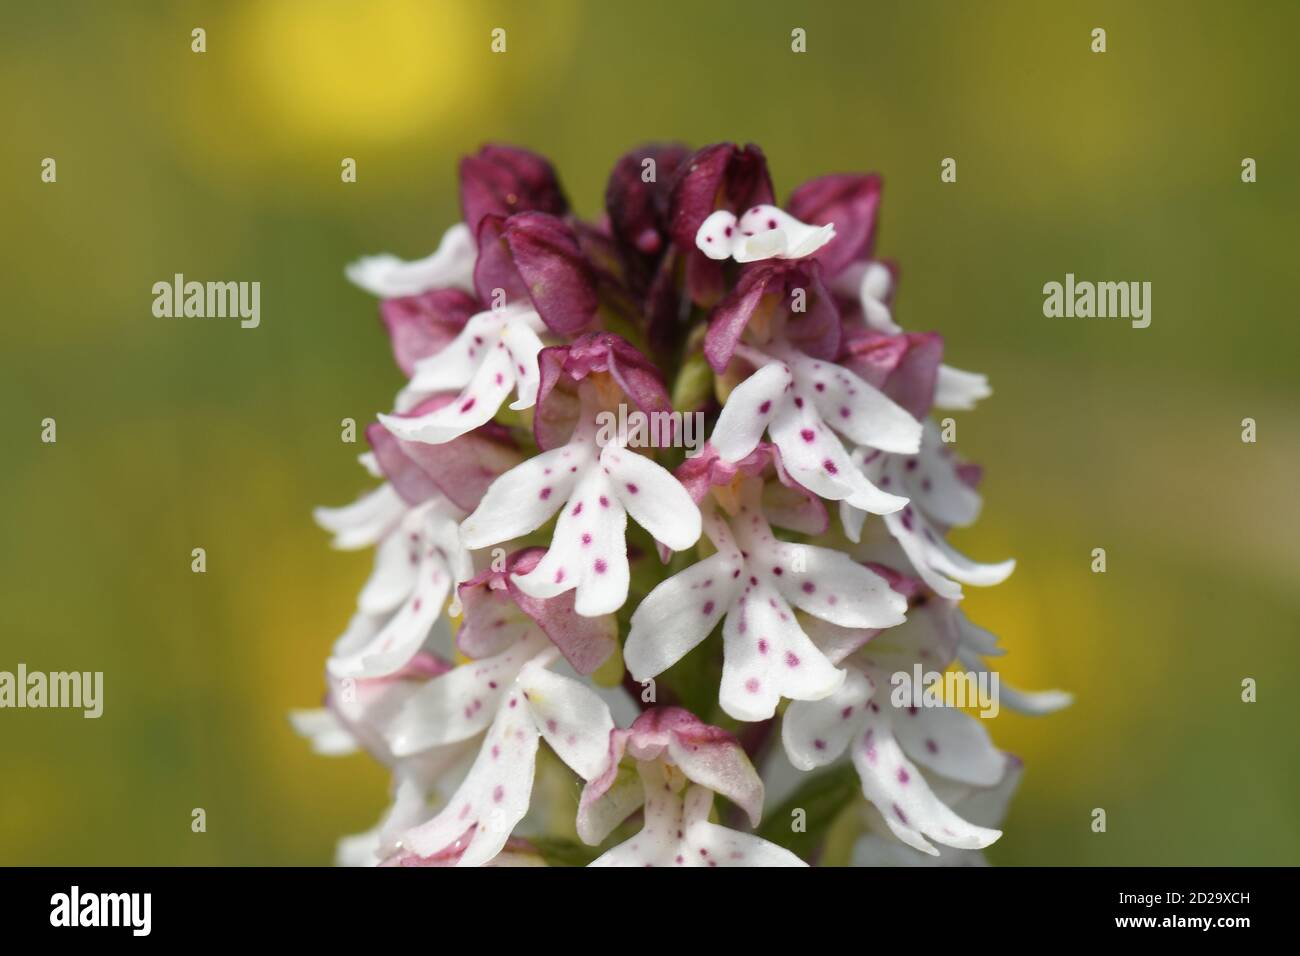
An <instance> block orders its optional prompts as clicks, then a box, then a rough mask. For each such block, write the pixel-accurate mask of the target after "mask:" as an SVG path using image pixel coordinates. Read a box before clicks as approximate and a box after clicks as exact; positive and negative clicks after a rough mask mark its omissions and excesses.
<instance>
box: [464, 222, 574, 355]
mask: <svg viewBox="0 0 1300 956" xmlns="http://www.w3.org/2000/svg"><path fill="white" fill-rule="evenodd" d="M474 285H475V287H476V288H477V289H478V293H479V298H481V299H482V300H483V301H484V302H486V303H488V305H489V306H490V307H496V306H497V305H498V304H499V303H498V297H497V295H496V290H497V289H500V290H502V292H503V293H504V295H505V303H504V304H514V303H521V302H526V303H531V305H532V307H533V308H534V309H536V310H537V314H538V315H540V316H541V317H542V321H543V322H545V323H546V326H547V328H549V329H550V330H551V331H552V332H555V333H556V334H558V335H573V334H575V333H577V332H580V331H581V330H582V329H584V328H585V327H586V326H587V325H588V324H589V323H590V322H591V318H592V316H593V315H595V313H596V308H597V306H598V305H599V300H598V298H597V295H596V277H595V275H594V273H593V271H592V268H591V265H590V263H588V262H587V259H586V257H585V256H584V255H583V254H582V248H581V247H580V246H579V244H578V239H577V236H576V235H575V234H574V231H573V229H572V227H570V226H569V224H568V223H566V222H564V220H562V219H558V218H556V217H555V216H551V215H547V214H546V213H540V212H524V213H519V214H518V215H515V216H511V217H510V218H509V219H504V220H503V219H501V218H500V217H498V216H485V217H483V221H482V222H481V223H480V225H479V232H478V261H477V262H476V263H475V265H474Z"/></svg>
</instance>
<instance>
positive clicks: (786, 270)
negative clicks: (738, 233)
mask: <svg viewBox="0 0 1300 956" xmlns="http://www.w3.org/2000/svg"><path fill="white" fill-rule="evenodd" d="M756 317H761V318H762V319H764V320H766V321H767V322H768V323H777V322H784V339H785V341H787V342H789V343H790V344H792V345H794V346H795V347H796V348H798V349H799V350H801V351H803V352H805V353H807V354H808V355H811V356H813V357H814V358H822V359H828V360H833V359H834V358H835V356H836V355H837V354H838V353H839V349H840V337H841V327H840V313H839V309H838V308H836V305H835V301H834V298H833V297H832V296H831V294H830V292H829V291H828V290H827V289H826V286H825V285H824V284H823V283H822V278H821V266H820V265H819V264H818V263H817V262H815V261H805V260H802V259H800V260H782V259H769V260H764V261H762V262H758V263H755V264H754V265H752V266H749V267H748V268H746V269H745V271H744V272H743V273H742V274H741V276H740V281H739V282H737V283H736V288H735V289H733V290H732V291H731V294H730V295H728V296H727V297H726V298H725V299H724V300H723V301H722V302H720V303H719V304H718V305H717V307H716V308H714V310H713V313H712V315H710V317H709V330H708V332H707V333H705V336H704V355H705V357H706V358H707V359H708V360H709V365H711V366H712V367H713V370H714V371H715V372H718V373H719V374H721V373H722V372H723V371H724V370H725V369H726V367H727V363H729V362H730V361H731V356H732V353H733V352H735V350H736V344H737V343H738V342H739V341H740V336H741V334H742V333H743V332H744V331H745V328H746V326H748V325H749V324H750V322H751V320H753V319H755V318H756ZM769 328H772V330H773V331H776V330H777V328H776V327H774V326H773V325H771V324H769Z"/></svg>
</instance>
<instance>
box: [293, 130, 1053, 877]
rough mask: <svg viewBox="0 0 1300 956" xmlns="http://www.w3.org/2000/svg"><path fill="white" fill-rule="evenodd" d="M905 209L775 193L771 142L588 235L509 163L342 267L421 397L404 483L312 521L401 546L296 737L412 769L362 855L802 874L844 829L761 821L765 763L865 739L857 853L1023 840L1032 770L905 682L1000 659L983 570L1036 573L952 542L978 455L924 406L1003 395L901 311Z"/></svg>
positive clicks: (355, 846)
mask: <svg viewBox="0 0 1300 956" xmlns="http://www.w3.org/2000/svg"><path fill="white" fill-rule="evenodd" d="M879 199H880V180H879V178H878V177H876V176H869V175H830V176H824V177H821V178H818V179H814V180H812V181H811V182H808V183H806V184H804V185H803V186H800V187H799V188H798V189H796V190H794V192H793V193H792V194H791V195H790V197H789V199H788V201H787V202H786V204H785V206H784V208H782V207H779V206H777V205H776V204H775V194H774V192H773V188H772V183H771V179H770V177H769V174H768V170H767V164H766V160H765V158H764V156H763V153H762V152H761V151H760V150H759V149H758V148H757V147H755V146H752V145H750V146H745V147H743V148H741V147H738V146H735V145H732V144H718V145H713V146H708V147H705V148H703V149H700V150H698V151H694V152H692V151H691V150H689V149H687V148H685V147H682V146H679V145H676V144H655V145H648V146H644V147H642V148H639V149H634V150H632V151H631V152H629V153H627V154H626V155H625V156H623V157H622V158H621V159H620V160H619V161H618V163H617V164H616V165H615V167H614V169H613V172H612V174H611V176H610V179H609V183H608V187H607V189H606V193H605V214H604V215H603V216H602V217H601V219H600V221H599V222H597V223H594V224H593V223H588V222H584V221H582V220H581V219H579V218H578V217H577V216H575V215H574V214H573V213H572V211H571V210H570V208H569V204H568V201H567V200H566V197H565V195H564V192H563V191H562V189H561V187H560V184H559V182H558V180H557V178H556V175H555V172H554V170H553V169H552V167H551V165H550V164H549V163H548V162H546V161H545V160H544V159H543V158H541V157H539V156H537V155H535V154H533V153H530V152H527V151H525V150H521V149H515V148H509V147H503V146H487V147H484V148H483V149H482V150H480V151H479V152H478V153H477V154H476V155H473V156H469V157H466V158H465V159H463V160H462V162H461V164H460V201H461V209H462V212H463V217H464V218H463V221H461V222H459V223H457V224H455V225H453V226H452V227H451V228H450V229H448V230H447V232H446V234H445V235H444V236H443V238H442V241H441V243H440V245H439V246H438V248H437V250H436V251H435V252H434V253H433V254H432V255H431V256H429V257H428V258H426V259H422V260H419V261H414V262H404V261H401V260H399V259H397V258H395V257H392V256H375V257H370V258H365V259H362V260H360V261H358V262H357V263H355V264H353V265H352V266H351V267H350V268H349V269H348V276H349V278H350V279H351V280H352V281H353V282H354V283H356V284H357V285H359V286H360V287H362V288H363V289H366V290H367V291H369V292H371V293H373V294H375V295H376V296H378V297H379V298H380V299H381V303H380V315H381V317H382V320H383V324H384V326H385V327H386V329H387V332H388V335H389V338H390V340H391V344H392V349H393V353H394V356H395V358H396V362H397V365H398V366H399V368H400V369H401V370H402V372H403V373H404V374H405V376H406V378H407V381H406V384H405V386H404V387H402V389H401V390H400V392H399V393H398V394H397V396H396V399H395V402H394V406H393V410H392V412H391V413H390V414H384V415H380V416H378V421H376V422H375V423H374V424H372V425H370V426H369V428H368V430H367V433H366V437H367V439H368V441H369V444H370V448H371V450H370V451H369V452H367V453H366V454H364V455H363V456H362V458H361V462H362V465H363V466H364V467H365V468H366V469H367V470H368V471H369V472H370V473H371V475H373V476H374V478H376V479H379V480H381V481H382V484H380V485H379V486H378V487H377V488H376V489H374V490H373V491H370V492H369V493H367V494H365V495H364V496H362V497H361V498H360V499H359V500H357V501H356V502H355V503H354V504H351V505H349V506H347V507H343V508H338V509H320V510H318V511H317V513H316V517H317V520H318V522H319V523H320V524H321V525H322V526H323V527H324V528H326V529H327V530H328V531H330V532H331V533H332V534H333V535H334V544H335V546H336V547H339V548H348V549H355V548H369V547H373V548H374V549H375V563H374V571H373V573H372V575H371V576H370V579H369V580H368V581H367V582H366V584H365V586H364V588H363V589H362V591H361V594H360V597H359V599H358V601H357V610H356V613H355V615H354V617H353V618H352V621H351V622H350V624H349V625H348V627H347V629H346V631H345V633H344V634H343V635H342V636H341V637H340V638H339V639H338V641H337V643H336V644H335V645H334V648H333V652H332V654H331V656H330V658H329V660H328V663H327V668H326V671H327V684H328V690H327V695H326V700H325V706H324V707H323V708H322V709H320V710H314V711H303V712H298V713H296V714H295V715H294V721H295V724H296V726H297V728H298V729H299V731H300V732H301V733H303V734H304V735H305V736H307V737H309V738H310V739H311V741H312V743H313V746H314V747H315V748H316V749H317V750H318V751H319V752H322V753H330V754H337V753H349V752H352V751H354V750H357V749H364V750H366V751H368V752H369V753H370V754H372V755H373V756H374V757H375V758H377V759H378V760H380V761H382V762H383V764H384V765H385V766H387V767H388V768H389V769H390V770H391V772H392V778H393V786H392V804H391V807H390V808H389V810H388V811H387V812H386V813H385V815H384V817H383V819H382V820H381V821H380V823H379V824H378V826H376V827H375V828H374V829H373V830H372V831H370V832H368V833H365V834H362V835H360V836H356V837H350V838H347V839H345V840H344V841H343V842H342V843H341V844H340V849H339V854H338V858H339V861H340V862H343V863H356V864H387V865H460V866H472V865H486V864H491V865H531V864H538V863H553V862H556V861H557V860H559V859H564V860H574V859H576V860H579V861H584V860H590V861H592V865H668V866H672V865H688V866H701V865H702V866H719V865H721V866H727V865H796V866H797V865H804V864H805V863H807V862H810V861H815V860H816V859H818V858H820V857H819V854H820V853H821V852H822V851H823V849H824V848H822V847H819V848H817V849H816V850H814V851H813V852H812V853H805V856H809V857H810V858H811V860H806V859H803V858H801V857H800V856H797V855H795V853H793V852H792V851H791V850H789V849H786V848H785V847H783V846H781V845H779V842H780V841H775V840H769V839H764V838H763V837H760V836H759V835H758V834H757V833H755V832H752V829H751V828H747V827H746V826H745V820H746V819H747V820H748V822H749V824H750V825H751V827H755V828H756V827H758V826H759V825H760V821H761V820H762V818H763V812H764V808H763V804H764V790H765V786H764V776H762V775H760V773H759V771H758V770H757V769H756V764H757V765H758V766H760V767H763V768H764V772H765V774H766V775H767V776H768V777H769V781H768V782H769V784H770V783H771V778H772V777H773V776H780V774H781V773H782V772H783V771H788V770H789V768H790V767H791V766H792V767H793V768H797V770H798V771H811V770H814V769H816V768H821V767H825V766H827V765H829V764H832V763H844V762H845V760H846V754H847V760H848V761H851V763H852V766H853V768H854V769H855V770H856V772H857V775H858V777H859V778H860V781H861V793H862V795H863V799H861V800H860V801H859V800H855V801H854V803H853V805H851V806H850V807H848V808H846V810H845V811H844V812H846V813H849V814H851V815H852V814H856V815H857V816H856V820H855V827H854V828H853V829H852V832H853V833H854V834H855V836H854V838H855V839H856V843H855V844H854V846H853V849H852V858H853V859H854V860H855V861H856V862H859V863H908V862H920V861H926V860H929V859H931V858H932V859H933V860H936V861H939V862H945V863H951V862H957V863H962V862H973V861H978V860H979V859H980V855H979V851H980V850H981V849H982V848H984V847H986V846H988V845H989V844H990V843H992V842H993V841H994V840H996V839H997V838H998V836H999V835H1000V831H998V830H997V829H994V828H993V827H994V826H996V825H997V824H998V823H999V822H1000V817H1001V815H1002V813H1003V811H1004V809H1005V806H1006V803H1007V801H1008V800H1009V798H1010V795H1011V792H1012V790H1013V789H1014V788H1015V785H1016V782H1017V780H1018V777H1019V770H1020V764H1019V761H1018V760H1016V759H1015V758H1014V757H1011V756H1010V755H1008V754H1005V753H1003V752H1001V751H999V750H998V749H996V748H995V747H994V745H993V744H992V742H991V740H990V738H989V735H988V733H987V732H986V730H985V728H984V726H983V725H982V723H981V722H980V721H979V720H978V719H976V718H974V717H971V716H968V715H967V714H966V713H964V712H962V711H961V710H959V709H955V708H951V707H937V708H916V707H914V706H913V707H906V708H901V707H898V706H895V705H894V704H893V703H892V702H891V700H890V677H891V675H892V674H894V673H897V672H911V671H912V669H913V667H914V666H915V665H918V664H919V665H922V666H923V667H925V668H926V669H927V670H930V671H943V670H944V669H946V668H948V667H950V666H952V665H953V664H954V663H959V664H960V665H961V666H964V667H966V668H968V669H970V670H973V671H977V672H980V671H984V670H986V669H987V665H986V663H985V658H987V657H989V656H991V655H996V654H999V653H1001V651H1000V649H999V648H998V647H997V645H996V640H995V638H993V637H992V636H991V635H990V634H988V633H987V632H985V631H983V630H981V629H979V628H977V627H975V626H974V625H972V624H971V623H970V622H969V621H967V620H966V618H965V617H964V616H963V614H962V612H961V611H960V610H959V602H960V600H961V597H962V589H961V586H962V585H963V584H968V585H979V586H984V585H992V584H997V583H999V582H1001V581H1002V580H1004V579H1005V578H1006V577H1007V575H1008V574H1010V572H1011V570H1012V567H1013V562H1011V561H1007V562H1003V563H1000V564H982V563H978V562H975V561H973V560H971V559H969V558H967V557H966V556H964V555H962V554H961V553H959V552H958V551H957V550H955V549H954V548H953V547H952V546H951V545H950V544H949V543H948V542H947V540H946V536H947V534H948V531H949V529H951V528H953V527H961V526H966V525H969V524H970V523H971V522H973V521H974V520H975V518H976V516H977V514H978V512H979V509H980V497H979V495H978V493H977V491H976V487H977V485H978V483H979V480H980V470H979V469H978V468H977V467H975V466H973V465H970V464H967V463H964V462H962V461H960V460H959V459H958V458H957V457H955V456H954V454H953V453H952V451H951V449H950V448H949V446H948V443H947V442H946V441H944V438H945V437H946V436H945V435H944V434H943V429H942V428H941V427H940V425H938V424H936V423H935V422H934V421H933V420H932V419H931V418H930V417H929V416H930V413H931V410H932V409H933V408H935V407H938V408H945V409H969V408H972V407H973V406H974V405H975V403H976V402H977V401H978V400H979V399H981V398H983V397H985V396H987V395H988V394H989V388H988V385H987V382H986V380H985V379H984V377H983V376H981V375H976V374H972V373H970V372H964V371H961V370H958V369H954V368H951V367H949V366H947V365H944V364H943V363H942V361H941V359H942V352H943V342H942V339H941V338H940V337H939V336H938V335H936V334H933V333H914V332H906V331H904V330H903V329H902V328H900V327H899V326H898V325H897V324H896V323H895V321H894V318H893V309H892V300H893V291H894V288H895V285H896V280H897V271H896V269H895V267H894V266H893V265H892V264H890V263H888V262H885V261H881V260H878V259H876V258H875V257H874V253H873V247H874V238H875V230H876V214H877V208H878V204H879ZM628 408H632V409H635V410H638V411H640V412H642V413H645V414H647V415H653V414H658V413H672V412H689V413H702V414H703V415H704V416H705V419H706V421H707V422H708V423H709V426H710V427H709V428H708V430H707V432H706V433H707V434H708V440H707V442H705V443H704V445H703V447H700V448H693V449H689V450H684V449H682V448H674V447H654V448H640V447H638V448H631V447H627V443H626V442H625V441H624V440H623V439H622V438H612V439H609V438H602V437H601V435H602V433H601V432H599V430H598V428H597V421H598V419H599V417H600V416H601V415H602V414H604V413H608V412H617V411H622V412H626V410H627V409H628ZM828 505H830V506H833V507H830V508H828ZM629 517H630V518H631V519H632V522H633V524H632V525H629V523H628V518H629ZM777 529H779V530H777ZM719 625H720V626H719ZM701 687H703V688H704V692H703V693H702V692H701V690H700V688H701ZM1003 698H1004V701H1005V702H1006V703H1007V704H1008V706H1011V707H1013V708H1015V709H1019V710H1022V711H1026V712H1031V713H1041V712H1046V711H1049V710H1052V709H1055V708H1056V707H1059V706H1062V705H1063V704H1064V703H1066V702H1067V699H1068V698H1067V697H1066V695H1063V694H1060V693H1058V692H1046V693H1040V694H1023V693H1019V692H1016V691H1011V690H1007V691H1004V694H1003ZM778 722H779V733H777V732H776V730H777V726H778ZM716 724H724V725H726V727H728V728H731V729H730V730H728V729H724V728H723V727H720V726H716ZM543 741H545V744H546V748H542V747H541V743H542V742H543ZM777 741H779V745H778V744H777ZM782 750H783V751H784V756H782V754H781V751H782ZM539 758H540V759H539ZM552 758H558V760H555V759H552ZM787 761H788V762H787ZM778 764H785V766H784V767H779V766H778ZM792 772H793V771H791V773H792ZM574 775H576V776H574ZM789 775H790V774H789V773H787V776H789ZM543 776H546V777H547V779H549V780H556V779H558V780H559V784H558V785H554V786H551V785H542V784H539V783H538V781H540V780H541V779H542V777H543ZM718 795H720V796H722V797H724V798H725V802H723V803H721V804H719V803H718V802H717V801H716V800H715V797H716V796H718ZM724 824H725V825H724ZM782 825H784V826H785V827H786V829H789V828H790V823H789V821H785V822H784V823H783V824H782ZM764 833H765V834H766V835H769V836H770V835H771V833H770V831H769V830H768V829H767V828H766V827H764ZM579 840H580V841H581V842H578V841H579ZM584 845H585V846H586V847H590V848H593V849H590V850H589V851H586V852H585V853H584V852H582V850H583V846H584ZM557 847H564V848H565V849H564V850H563V852H560V851H558V850H557V849H556V848H557ZM575 848H576V851H577V852H575Z"/></svg>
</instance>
